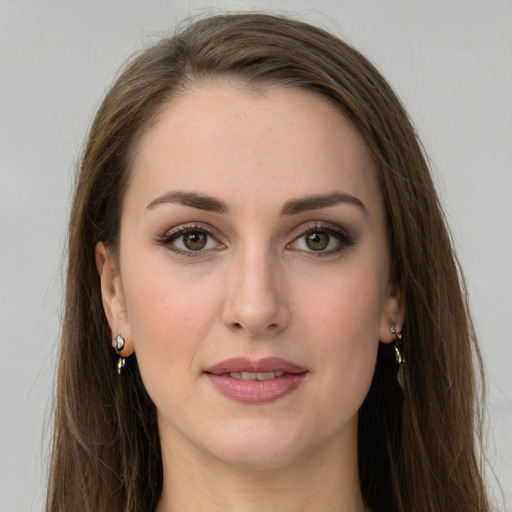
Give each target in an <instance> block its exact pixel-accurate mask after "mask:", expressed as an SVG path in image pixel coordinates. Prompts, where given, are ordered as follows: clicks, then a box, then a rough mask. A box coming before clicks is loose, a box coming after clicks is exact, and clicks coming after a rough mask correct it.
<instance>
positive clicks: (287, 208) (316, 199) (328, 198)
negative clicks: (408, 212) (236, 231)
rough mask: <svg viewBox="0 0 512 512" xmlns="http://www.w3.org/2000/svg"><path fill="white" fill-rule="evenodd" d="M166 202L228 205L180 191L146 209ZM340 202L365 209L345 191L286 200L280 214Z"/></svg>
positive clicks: (219, 208)
mask: <svg viewBox="0 0 512 512" xmlns="http://www.w3.org/2000/svg"><path fill="white" fill-rule="evenodd" d="M166 203H171V204H180V205H183V206H189V207H191V208H197V209H199V210H205V211H209V212H215V213H223V214H227V213H229V207H228V206H227V204H226V203H225V202H224V201H221V200H219V199H215V198H214V197H211V196H207V195H204V194H198V193H196V192H182V191H173V192H168V193H166V194H164V195H163V196H160V197H157V198H156V199H154V200H153V201H151V202H150V203H149V204H148V205H147V207H146V211H148V210H151V209H153V208H154V207H155V206H158V205H160V204H166ZM340 203H349V204H353V205H355V206H358V207H359V208H361V209H362V210H363V211H364V212H366V211H367V210H366V207H365V205H364V203H363V202H362V201H361V200H360V199H358V198H357V197H354V196H353V195H351V194H347V193H346V192H333V193H332V194H323V195H311V196H305V197H301V198H299V199H292V200H290V201H287V202H286V203H285V204H284V206H283V208H282V210H281V215H282V216H283V217H284V216H291V215H297V214H298V213H302V212H305V211H309V210H320V209H322V208H328V207H329V206H334V205H336V204H340Z"/></svg>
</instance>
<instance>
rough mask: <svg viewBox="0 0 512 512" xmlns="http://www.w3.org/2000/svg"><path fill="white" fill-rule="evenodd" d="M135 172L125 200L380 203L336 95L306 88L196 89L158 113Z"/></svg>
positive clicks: (365, 156)
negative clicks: (193, 195)
mask: <svg viewBox="0 0 512 512" xmlns="http://www.w3.org/2000/svg"><path fill="white" fill-rule="evenodd" d="M132 172H133V176H132V180H131V185H130V187H129V190H128V193H127V196H128V197H127V200H129V199H130V196H138V197H139V198H140V197H141V196H143V195H144V196H145V197H144V198H143V199H144V200H145V201H146V204H147V202H150V201H151V200H152V199H154V197H152V196H157V195H159V194H162V193H163V192H167V191H168V190H172V189H184V190H190V191H197V192H201V193H207V194H209V195H213V196H225V195H227V196H231V197H229V198H228V199H230V201H231V202H233V203H234V204H235V206H236V203H237V202H239V203H240V204H244V203H246V202H248V201H259V202H260V205H261V206H262V207H267V206H268V207H272V206H274V203H276V204H275V207H278V204H277V203H281V202H283V201H284V200H285V199H286V198H285V197H284V196H287V195H288V196H290V197H293V196H305V195H314V194H326V193H331V192H333V191H334V190H339V191H343V192H346V193H350V194H353V195H356V196H363V197H362V198H361V199H362V200H363V201H364V200H365V199H366V201H370V202H371V203H375V202H379V201H381V198H380V188H379V185H378V179H377V171H376V166H375V164H374V162H373V159H372V157H371V154H370V152H369V150H368V148H367V146H366V144H365V142H364V140H363V139H362V137H361V135H360V134H359V132H358V131H357V130H356V129H355V127H354V126H353V125H352V123H350V121H349V120H348V119H347V117H346V116H345V115H344V114H343V113H342V112H341V111H340V110H339V109H337V108H336V107H335V106H334V105H333V104H332V103H331V102H330V101H329V100H327V99H326V98H323V97H321V96H320V95H317V94H315V93H311V92H309V91H306V90H302V89H299V88H284V87H263V88H258V89H253V88H249V87H245V86H236V85H233V84H230V83H213V84H203V85H200V86H196V87H194V88H192V89H191V90H189V91H187V92H185V93H184V94H182V95H181V96H179V97H178V98H175V99H173V100H172V101H171V102H169V103H168V104H167V105H165V106H164V107H163V108H162V109H161V110H160V112H159V113H158V115H157V117H156V118H155V120H154V122H153V123H152V125H151V126H150V127H149V128H148V129H147V130H146V131H145V133H144V134H143V136H142V137H141V139H140V142H139V145H138V149H137V152H136V155H135V158H134V161H133V166H132ZM135 191H136V192H137V193H136V194H135ZM131 198H132V199H135V197H131ZM366 201H365V202H366Z"/></svg>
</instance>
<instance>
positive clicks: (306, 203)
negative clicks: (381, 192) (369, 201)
mask: <svg viewBox="0 0 512 512" xmlns="http://www.w3.org/2000/svg"><path fill="white" fill-rule="evenodd" d="M339 203H349V204H353V205H355V206H358V207H359V208H361V209H362V210H363V211H364V212H366V211H367V210H366V206H365V205H364V203H363V202H362V201H361V200H360V199H358V198H357V197H354V196H352V195H350V194H347V193H345V192H334V193H332V194H325V195H314V196H306V197H302V198H300V199H293V200H291V201H288V202H286V203H285V205H284V206H283V209H282V212H281V215H283V216H289V215H297V214H298V213H302V212H305V211H309V210H320V209H321V208H328V207H329V206H334V205H336V204H339Z"/></svg>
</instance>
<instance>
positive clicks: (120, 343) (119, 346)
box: [114, 333, 126, 375]
mask: <svg viewBox="0 0 512 512" xmlns="http://www.w3.org/2000/svg"><path fill="white" fill-rule="evenodd" d="M114 341H115V350H116V352H117V353H118V354H119V352H121V351H122V350H123V348H124V345H125V341H124V338H123V336H122V335H121V333H119V334H118V335H117V336H116V337H115V338H114ZM125 364H126V359H125V358H124V357H122V356H120V357H119V358H118V359H117V374H118V375H121V370H122V369H123V368H124V366H125Z"/></svg>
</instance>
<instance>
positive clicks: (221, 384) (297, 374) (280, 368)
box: [204, 357, 308, 404]
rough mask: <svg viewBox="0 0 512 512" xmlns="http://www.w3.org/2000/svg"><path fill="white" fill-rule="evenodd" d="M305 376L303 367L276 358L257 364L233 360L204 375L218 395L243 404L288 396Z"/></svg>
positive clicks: (211, 368)
mask: <svg viewBox="0 0 512 512" xmlns="http://www.w3.org/2000/svg"><path fill="white" fill-rule="evenodd" d="M307 373H308V371H307V370H306V369H305V368H302V367H301V366H298V365H296V364H295V363H292V362H290V361H287V360H285V359H281V358H278V357H267V358H264V359H260V360H258V361H253V360H250V359H248V358H244V357H235V358H232V359H227V360H225V361H221V362H220V363H217V364H215V365H214V366H212V367H210V368H208V369H207V370H205V372H204V374H205V376H206V377H207V378H208V379H209V380H210V382H211V383H212V384H213V386H214V387H215V389H217V391H219V392H220V393H221V394H222V395H224V396H226V397H228V398H231V399H232V400H236V401H238V402H242V403H247V404H261V403H267V402H272V401H274V400H277V399H279V398H281V397H283V396H285V395H287V394H289V393H291V392H292V391H294V390H295V389H297V388H298V387H299V386H300V385H301V384H302V382H303V381H304V379H305V378H306V376H307Z"/></svg>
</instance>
